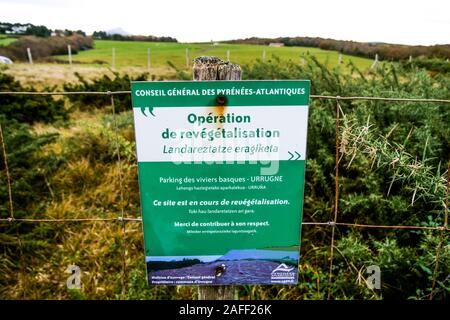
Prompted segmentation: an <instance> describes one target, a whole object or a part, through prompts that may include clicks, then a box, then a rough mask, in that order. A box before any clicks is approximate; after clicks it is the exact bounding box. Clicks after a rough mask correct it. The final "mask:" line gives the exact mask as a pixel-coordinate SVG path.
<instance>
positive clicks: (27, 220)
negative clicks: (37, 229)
mask: <svg viewBox="0 0 450 320" xmlns="http://www.w3.org/2000/svg"><path fill="white" fill-rule="evenodd" d="M89 221H93V222H117V221H119V222H122V221H130V222H142V218H126V217H124V218H122V217H117V218H68V219H24V218H0V222H8V223H12V222H89ZM302 225H313V226H333V225H334V226H343V227H350V228H374V229H416V230H440V231H450V228H448V227H424V226H387V225H375V224H360V223H346V222H334V221H328V222H311V221H305V222H302Z"/></svg>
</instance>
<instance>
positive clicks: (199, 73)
mask: <svg viewBox="0 0 450 320" xmlns="http://www.w3.org/2000/svg"><path fill="white" fill-rule="evenodd" d="M192 69H193V79H194V80H195V81H205V80H241V77H242V71H241V67H240V66H239V65H237V64H232V63H230V62H229V61H223V60H221V59H219V58H217V57H198V58H195V60H194V65H193V67H192ZM235 296H236V288H235V287H234V286H200V287H199V288H198V299H199V300H234V299H235Z"/></svg>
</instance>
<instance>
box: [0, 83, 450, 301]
mask: <svg viewBox="0 0 450 320" xmlns="http://www.w3.org/2000/svg"><path fill="white" fill-rule="evenodd" d="M124 94H131V91H125V90H124V91H76V92H75V91H74V92H65V91H60V92H58V91H53V92H50V91H47V92H25V91H3V92H0V96H1V95H30V96H33V95H47V96H58V95H59V96H69V95H108V96H111V107H112V113H113V121H114V131H115V134H116V139H118V127H117V121H116V111H115V105H114V95H124ZM310 98H311V99H326V100H335V101H336V122H335V131H336V132H335V134H336V146H335V148H336V150H335V199H334V202H335V203H334V210H333V212H334V216H333V219H332V220H331V221H328V222H314V221H305V222H302V223H301V225H311V226H329V227H331V228H332V229H331V245H330V263H329V279H328V285H329V287H328V299H331V294H332V290H331V284H332V278H333V258H334V249H335V231H336V227H338V226H342V227H349V228H368V229H375V228H376V229H404V230H436V231H440V242H439V245H438V247H437V248H436V264H435V268H434V272H433V281H432V288H431V293H430V299H433V297H434V292H435V289H436V288H435V287H436V282H437V274H438V271H439V258H440V255H441V251H442V249H443V242H444V236H445V234H444V233H445V232H449V231H450V228H449V227H448V196H449V189H450V161H449V166H448V170H447V174H448V178H447V186H446V192H445V199H444V210H445V212H444V224H443V226H440V227H426V226H410V225H372V224H360V223H347V222H337V218H338V209H339V128H340V123H339V114H340V109H341V108H340V105H339V101H346V100H350V101H353V100H367V101H386V102H424V103H450V100H446V99H433V98H431V99H425V98H396V97H371V96H347V97H346V96H331V95H310ZM0 139H1V144H2V149H3V156H4V161H5V167H6V168H5V170H6V176H7V183H8V188H9V189H8V190H9V201H10V208H9V211H10V212H9V217H8V218H0V223H9V224H12V223H15V222H23V223H47V222H48V223H50V222H52V223H53V222H55V223H65V222H79V223H82V222H117V223H121V224H122V275H123V276H122V280H121V286H122V292H121V294H122V296H125V281H126V278H127V273H126V250H127V247H126V228H125V227H126V222H139V223H142V218H131V217H126V216H125V210H124V194H123V192H124V191H123V176H122V175H123V172H122V165H121V163H122V161H121V156H120V152H119V146H118V145H117V160H118V179H119V188H120V216H118V217H115V218H62V219H61V218H59V219H52V218H45V219H29V218H15V217H14V209H13V199H12V188H11V179H10V175H9V168H8V164H7V152H6V145H5V140H4V138H3V131H2V128H1V126H0ZM16 232H18V231H17V230H16ZM17 237H18V242H19V250H20V261H21V263H20V264H21V271H20V273H19V277H21V276H22V277H23V276H24V270H23V264H24V262H23V261H24V260H23V258H24V257H23V251H22V244H21V240H20V234H17ZM336 249H337V248H336ZM24 295H25V291H24ZM24 297H25V296H24Z"/></svg>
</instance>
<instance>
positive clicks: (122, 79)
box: [64, 72, 147, 112]
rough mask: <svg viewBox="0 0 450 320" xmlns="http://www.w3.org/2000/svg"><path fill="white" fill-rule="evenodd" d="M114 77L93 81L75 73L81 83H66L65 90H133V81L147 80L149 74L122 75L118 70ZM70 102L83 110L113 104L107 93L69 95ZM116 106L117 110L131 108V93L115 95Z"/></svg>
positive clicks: (105, 76)
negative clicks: (131, 83)
mask: <svg viewBox="0 0 450 320" xmlns="http://www.w3.org/2000/svg"><path fill="white" fill-rule="evenodd" d="M113 74H114V77H113V78H110V77H109V76H107V75H104V76H103V77H101V78H99V79H95V80H93V81H91V82H89V81H87V80H86V79H84V78H83V77H82V76H81V75H80V74H78V73H75V75H76V77H77V78H78V80H79V83H75V84H66V85H64V90H65V91H72V92H73V91H102V92H107V91H129V90H131V87H130V82H131V81H144V80H147V74H142V75H139V76H137V77H133V78H132V77H130V76H128V75H124V76H121V75H120V74H119V73H118V72H114V73H113ZM68 99H69V100H70V102H72V103H73V105H74V106H75V107H78V108H80V109H82V110H85V108H89V107H97V108H103V107H106V106H111V97H110V96H107V95H71V96H68ZM114 106H115V111H116V112H122V111H125V110H131V95H116V96H114Z"/></svg>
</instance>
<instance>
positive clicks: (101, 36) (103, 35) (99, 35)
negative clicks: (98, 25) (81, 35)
mask: <svg viewBox="0 0 450 320" xmlns="http://www.w3.org/2000/svg"><path fill="white" fill-rule="evenodd" d="M92 37H93V38H94V39H98V40H117V41H150V42H178V40H177V39H175V38H172V37H157V36H151V35H150V36H135V35H122V34H118V33H114V34H109V33H107V32H106V31H94V33H93V34H92Z"/></svg>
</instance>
